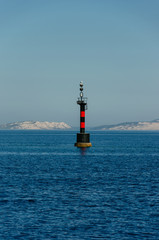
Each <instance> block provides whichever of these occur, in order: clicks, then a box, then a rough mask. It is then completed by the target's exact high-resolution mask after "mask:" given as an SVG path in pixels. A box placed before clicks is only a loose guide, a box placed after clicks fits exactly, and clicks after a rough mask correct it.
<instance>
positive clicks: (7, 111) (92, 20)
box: [0, 0, 159, 126]
mask: <svg viewBox="0 0 159 240" xmlns="http://www.w3.org/2000/svg"><path fill="white" fill-rule="evenodd" d="M158 12H159V1H158V0H132V1H131V0H63V1H62V0H14V1H13V0H0V116H1V118H0V123H6V122H14V121H24V120H39V121H64V122H66V123H68V124H70V125H72V126H77V125H78V122H79V106H78V105H77V104H76V99H77V97H78V95H79V82H80V81H81V80H82V81H83V82H84V88H85V95H87V97H88V111H87V112H86V117H87V126H98V125H101V124H110V123H118V122H123V121H138V120H153V119H156V118H159V106H158V105H159V14H158Z"/></svg>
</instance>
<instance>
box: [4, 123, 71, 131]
mask: <svg viewBox="0 0 159 240" xmlns="http://www.w3.org/2000/svg"><path fill="white" fill-rule="evenodd" d="M70 128H71V127H70V126H69V125H68V124H66V123H64V122H39V121H36V122H33V121H24V122H14V123H7V124H2V125H0V129H1V130H3V129H6V130H38V129H39V130H55V129H59V130H60V129H61V130H66V129H70Z"/></svg>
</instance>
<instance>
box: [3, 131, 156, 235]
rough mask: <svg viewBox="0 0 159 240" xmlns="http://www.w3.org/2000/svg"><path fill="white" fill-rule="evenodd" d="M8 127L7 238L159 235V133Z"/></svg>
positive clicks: (5, 152) (5, 154)
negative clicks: (81, 134)
mask: <svg viewBox="0 0 159 240" xmlns="http://www.w3.org/2000/svg"><path fill="white" fill-rule="evenodd" d="M75 141H76V133H75V132H71V131H0V239H2V240H3V239H24V240H27V239H29V240H30V239H33V240H34V239H37V240H39V239H42V240H47V239H60V240H62V239H82V240H83V239H118V240H119V239H120V240H121V239H128V240H131V239H137V240H140V239H150V240H153V239H154V240H157V239H159V132H91V142H92V145H93V147H92V148H89V149H78V148H76V147H74V143H75Z"/></svg>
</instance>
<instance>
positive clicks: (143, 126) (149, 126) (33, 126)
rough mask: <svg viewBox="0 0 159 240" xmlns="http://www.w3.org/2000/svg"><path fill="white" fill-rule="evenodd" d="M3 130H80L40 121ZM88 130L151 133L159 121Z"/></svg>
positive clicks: (12, 124)
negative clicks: (142, 131)
mask: <svg viewBox="0 0 159 240" xmlns="http://www.w3.org/2000/svg"><path fill="white" fill-rule="evenodd" d="M0 129H1V130H79V128H72V127H71V126H70V125H68V124H66V123H64V122H39V121H23V122H14V123H7V124H2V125H0ZM87 130H99V131H105V130H110V131H111V130H113V131H115V130H130V131H131V130H134V131H137V130H139V131H141V130H144V131H147V130H149V131H151V130H159V119H157V120H154V121H144V122H141V121H140V122H124V123H119V124H113V125H102V126H98V127H94V128H87Z"/></svg>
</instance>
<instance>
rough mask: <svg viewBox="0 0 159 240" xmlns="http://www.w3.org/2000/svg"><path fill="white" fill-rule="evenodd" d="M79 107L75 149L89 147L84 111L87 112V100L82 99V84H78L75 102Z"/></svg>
mask: <svg viewBox="0 0 159 240" xmlns="http://www.w3.org/2000/svg"><path fill="white" fill-rule="evenodd" d="M77 104H78V105H80V133H77V142H76V143H75V146H76V147H81V148H84V147H91V146H92V144H91V143H90V134H89V133H85V110H87V98H86V97H83V82H82V81H81V82H80V97H79V98H78V100H77Z"/></svg>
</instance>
